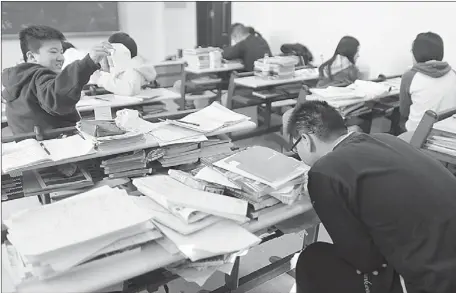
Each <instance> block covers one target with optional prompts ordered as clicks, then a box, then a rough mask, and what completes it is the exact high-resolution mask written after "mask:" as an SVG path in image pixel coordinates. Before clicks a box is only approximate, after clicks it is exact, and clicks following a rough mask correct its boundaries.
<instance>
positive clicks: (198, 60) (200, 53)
mask: <svg viewBox="0 0 456 293" xmlns="http://www.w3.org/2000/svg"><path fill="white" fill-rule="evenodd" d="M214 50H216V49H215V48H211V47H209V48H197V49H185V50H183V52H182V59H183V60H185V62H187V64H188V67H190V68H197V69H206V68H210V66H211V62H210V56H209V53H210V52H212V51H214Z"/></svg>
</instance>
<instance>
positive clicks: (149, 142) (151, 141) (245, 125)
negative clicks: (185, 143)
mask: <svg viewBox="0 0 456 293" xmlns="http://www.w3.org/2000/svg"><path fill="white" fill-rule="evenodd" d="M255 128H256V124H255V123H254V122H252V121H245V122H242V123H239V124H236V125H232V126H229V127H226V128H223V129H220V130H216V131H214V132H211V133H208V134H206V136H208V137H209V136H214V135H219V134H226V133H231V132H237V131H247V130H252V129H255ZM145 138H146V139H145V140H143V141H142V142H140V143H136V144H131V145H128V146H122V147H119V148H112V149H109V150H98V151H96V152H95V153H91V154H88V155H83V156H79V157H74V158H69V159H64V160H60V161H57V162H45V163H42V164H38V165H33V166H29V167H25V168H22V169H18V170H15V171H13V172H14V173H18V172H24V171H29V170H36V169H41V168H47V167H51V166H56V165H62V164H68V163H75V162H81V161H85V160H90V159H94V158H101V157H106V156H111V155H117V154H122V153H127V152H132V151H136V150H141V149H148V148H154V147H158V142H157V140H156V139H155V138H154V137H153V136H152V135H148V134H146V135H145Z"/></svg>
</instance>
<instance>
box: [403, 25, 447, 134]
mask: <svg viewBox="0 0 456 293" xmlns="http://www.w3.org/2000/svg"><path fill="white" fill-rule="evenodd" d="M412 54H413V63H414V65H413V67H412V69H411V70H409V71H407V72H406V73H404V75H403V76H402V81H401V88H400V113H401V127H402V130H403V131H415V129H416V128H417V126H418V124H419V123H420V121H421V118H423V115H424V113H425V112H426V111H427V110H433V111H436V112H440V111H444V110H448V109H451V108H454V107H456V72H455V71H454V70H453V69H452V68H451V66H450V65H449V64H448V63H447V62H444V61H442V59H443V40H442V38H441V37H440V36H439V35H437V34H435V33H432V32H427V33H421V34H418V35H417V36H416V39H415V41H414V42H413V45H412ZM404 124H405V125H404Z"/></svg>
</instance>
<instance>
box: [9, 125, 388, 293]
mask: <svg viewBox="0 0 456 293" xmlns="http://www.w3.org/2000/svg"><path fill="white" fill-rule="evenodd" d="M388 127H389V125H388V122H387V121H386V120H385V119H376V120H374V122H373V125H372V132H383V131H385V130H386V129H389V128H388ZM236 145H238V146H249V145H261V146H266V147H270V148H273V149H276V150H279V146H278V145H277V144H276V143H275V142H273V141H271V139H270V135H263V136H259V137H255V138H250V139H245V140H241V141H237V142H236ZM38 205H39V202H38V200H37V199H36V197H33V198H24V199H19V200H14V201H9V202H5V203H2V219H5V218H8V215H10V214H11V213H14V212H16V211H18V210H21V209H27V208H31V207H33V206H38ZM318 240H319V241H326V242H331V240H330V237H329V235H328V234H327V232H326V230H325V229H324V227H321V229H320V234H319V237H318ZM301 247H302V233H301V234H289V235H285V236H283V237H281V238H278V239H274V240H271V241H269V242H266V243H264V244H262V245H261V246H258V247H255V248H253V249H251V250H250V251H249V253H248V254H247V255H246V256H244V257H242V258H241V266H240V277H242V276H245V275H247V274H249V273H251V272H253V271H255V270H258V269H260V268H261V267H264V266H266V265H268V264H269V258H270V257H271V256H282V257H283V256H286V255H288V254H290V253H293V252H294V251H297V250H299V249H300V248H301ZM221 284H224V275H223V274H222V273H220V272H216V273H215V274H214V275H213V276H212V277H211V278H210V279H209V280H208V281H207V282H206V284H205V286H204V289H207V290H214V289H216V288H218V287H219V286H221ZM293 284H294V279H293V278H292V277H290V276H288V275H286V274H285V275H282V276H280V277H278V278H275V279H273V280H271V281H269V282H267V283H265V284H263V285H262V286H259V287H257V288H255V289H253V290H251V291H249V293H291V292H290V290H291V289H292V287H293ZM169 288H170V292H171V293H197V292H198V291H199V290H201V288H200V287H199V286H198V285H196V284H195V283H188V282H186V281H185V280H183V279H178V280H175V281H173V282H171V283H170V284H169ZM141 293H146V292H141ZM159 293H164V291H163V290H160V291H159Z"/></svg>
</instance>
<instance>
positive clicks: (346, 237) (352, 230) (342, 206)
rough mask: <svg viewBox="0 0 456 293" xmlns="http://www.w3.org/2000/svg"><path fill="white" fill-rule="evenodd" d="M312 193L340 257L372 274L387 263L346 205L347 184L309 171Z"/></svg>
mask: <svg viewBox="0 0 456 293" xmlns="http://www.w3.org/2000/svg"><path fill="white" fill-rule="evenodd" d="M307 186H308V189H309V195H310V198H311V200H312V203H313V206H314V209H315V211H316V212H317V215H318V217H319V218H320V220H321V222H322V223H323V225H324V226H325V228H326V230H327V231H328V233H329V236H331V239H332V240H333V242H334V244H335V246H336V250H337V251H338V253H339V255H340V257H341V258H343V259H344V260H346V261H347V262H348V263H349V264H351V265H352V266H353V269H354V270H359V271H361V272H363V273H371V272H373V271H375V270H378V269H379V268H381V266H382V264H384V263H386V262H385V259H384V257H383V256H382V255H381V254H380V252H379V250H378V249H377V247H376V246H375V245H374V243H373V241H372V239H371V237H370V236H369V234H368V233H367V231H366V228H365V227H364V226H363V225H362V223H361V222H360V221H359V220H358V219H357V218H356V217H355V216H354V214H353V213H352V211H351V210H350V209H349V207H348V206H347V203H346V201H345V200H344V198H345V199H347V198H348V192H349V191H348V187H347V186H345V184H343V183H342V182H340V181H339V180H337V179H335V178H331V177H329V176H327V175H325V174H322V173H319V172H313V171H309V181H308V185H307Z"/></svg>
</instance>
